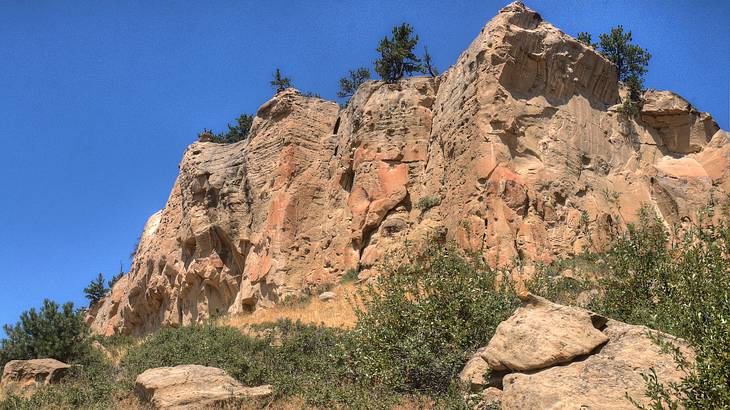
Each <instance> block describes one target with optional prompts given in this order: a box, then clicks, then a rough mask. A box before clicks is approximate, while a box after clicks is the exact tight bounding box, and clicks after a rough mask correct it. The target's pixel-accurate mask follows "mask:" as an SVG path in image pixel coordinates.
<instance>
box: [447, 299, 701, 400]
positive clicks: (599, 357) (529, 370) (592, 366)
mask: <svg viewBox="0 0 730 410" xmlns="http://www.w3.org/2000/svg"><path fill="white" fill-rule="evenodd" d="M538 323H539V324H540V325H538V326H536V324H538ZM649 332H652V333H654V335H656V336H658V337H659V338H664V339H665V340H666V341H668V342H669V343H671V344H673V345H674V346H676V347H678V348H679V349H680V350H681V351H682V353H683V354H684V356H685V357H686V358H687V359H688V360H690V361H692V360H694V359H693V358H694V354H693V352H692V351H691V350H690V348H689V346H688V345H687V343H686V342H684V341H683V340H681V339H677V338H674V337H671V336H669V335H665V334H662V333H660V332H657V331H653V330H650V329H648V328H646V327H644V326H635V325H628V324H625V323H621V322H617V321H614V320H607V319H605V318H602V317H601V316H598V315H595V314H593V313H591V312H589V311H586V310H583V309H578V308H573V307H567V306H561V305H557V304H554V303H550V302H548V301H546V300H545V299H542V298H539V297H536V296H532V295H530V296H529V298H528V300H527V302H526V303H525V305H524V306H523V307H522V308H520V309H518V310H517V311H516V312H515V313H514V315H513V316H512V317H510V318H509V319H508V320H506V321H504V322H502V323H501V324H500V325H499V327H498V328H497V331H496V332H495V335H494V337H493V338H492V340H490V342H489V344H488V345H487V346H486V347H485V348H483V349H480V350H479V351H478V352H477V353H476V354H475V355H474V356H473V357H472V359H471V360H470V361H469V363H468V364H467V366H466V367H465V368H464V370H463V371H462V372H461V374H460V375H459V376H460V379H461V381H462V382H464V384H465V385H466V387H468V388H469V389H470V390H471V391H472V392H474V391H477V392H478V391H479V390H481V389H485V391H488V392H487V393H488V394H486V395H484V396H485V400H492V401H495V400H499V401H501V408H502V409H505V410H509V409H521V410H522V409H528V410H529V409H536V410H537V409H627V410H628V409H634V408H636V407H635V406H634V405H633V404H631V402H630V401H629V400H628V399H627V398H626V395H627V394H628V395H629V396H630V397H631V398H632V399H634V400H636V401H638V402H639V403H643V404H644V405H648V403H647V398H646V397H645V396H644V393H645V390H646V383H645V381H644V379H643V378H642V373H644V374H648V373H649V372H650V370H651V369H654V370H655V371H656V374H657V377H658V378H659V380H660V381H661V382H662V383H665V384H668V383H678V382H680V381H681V380H682V377H683V376H685V375H684V373H682V372H681V371H680V370H677V364H676V363H675V361H674V359H673V358H672V356H671V355H669V354H667V353H663V352H662V350H661V348H660V347H659V346H658V345H657V344H656V343H655V342H654V341H653V340H652V339H651V338H650V337H649ZM518 335H519V336H520V337H521V339H510V340H511V341H512V343H511V344H505V343H502V341H503V340H507V339H508V338H513V337H516V336H518ZM506 367H509V368H508V369H507V370H506V372H499V370H504V369H505V368H506ZM485 374H491V375H492V377H491V379H489V380H487V378H486V377H485ZM497 388H500V389H501V394H500V393H498V392H496V391H495V389H497Z"/></svg>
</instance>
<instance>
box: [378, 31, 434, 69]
mask: <svg viewBox="0 0 730 410" xmlns="http://www.w3.org/2000/svg"><path fill="white" fill-rule="evenodd" d="M392 34H393V37H391V38H388V37H387V36H386V37H384V38H383V39H382V40H380V43H379V44H378V48H377V49H376V50H377V51H378V53H380V58H379V59H378V60H375V72H376V73H378V75H380V78H382V79H383V80H384V81H385V82H388V83H394V82H396V81H398V80H400V79H401V78H403V76H405V75H408V74H412V73H415V72H421V71H422V70H423V66H422V65H421V60H420V59H419V58H418V57H417V56H416V55H415V54H414V53H413V49H414V48H415V47H416V44H418V36H417V35H414V34H413V27H411V26H410V25H409V24H407V23H403V24H401V25H400V26H396V27H393V30H392Z"/></svg>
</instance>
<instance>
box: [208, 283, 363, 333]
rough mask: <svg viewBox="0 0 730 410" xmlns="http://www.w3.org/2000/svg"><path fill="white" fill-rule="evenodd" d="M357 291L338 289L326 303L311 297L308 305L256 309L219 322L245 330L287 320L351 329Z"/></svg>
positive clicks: (349, 286) (347, 286)
mask: <svg viewBox="0 0 730 410" xmlns="http://www.w3.org/2000/svg"><path fill="white" fill-rule="evenodd" d="M356 288H357V286H356V285H355V284H352V283H348V284H343V285H339V286H337V287H335V288H333V289H332V290H331V291H332V292H334V293H335V294H336V295H337V297H336V298H335V299H332V300H330V301H327V302H323V301H321V300H319V299H317V297H315V296H313V297H312V298H311V300H310V301H308V302H307V303H301V304H300V303H297V304H294V305H288V306H287V305H277V306H275V307H273V308H271V309H257V310H255V311H254V312H252V313H246V314H240V315H231V316H225V317H223V318H221V319H220V324H222V325H227V326H232V327H235V328H238V329H246V328H247V327H248V326H249V325H253V324H261V323H271V322H276V321H277V320H279V319H289V320H291V321H293V322H296V321H301V322H302V323H310V324H317V325H323V326H327V327H337V328H342V329H350V328H352V327H353V326H354V325H355V322H356V321H357V317H356V316H355V312H354V310H353V308H352V301H351V299H352V298H351V296H352V295H353V293H354V292H355V290H356Z"/></svg>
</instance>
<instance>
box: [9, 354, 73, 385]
mask: <svg viewBox="0 0 730 410" xmlns="http://www.w3.org/2000/svg"><path fill="white" fill-rule="evenodd" d="M70 368H71V366H70V365H68V364H66V363H63V362H61V361H58V360H56V359H31V360H11V361H9V362H7V363H6V364H5V368H4V369H3V376H2V383H0V384H1V385H2V387H3V388H5V389H7V390H10V391H16V392H22V391H23V390H28V389H32V388H35V387H37V386H39V385H44V384H51V383H56V382H58V381H59V380H61V378H62V377H63V376H64V375H65V374H66V373H67V372H68V369H70Z"/></svg>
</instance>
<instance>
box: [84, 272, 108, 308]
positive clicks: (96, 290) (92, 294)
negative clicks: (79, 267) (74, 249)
mask: <svg viewBox="0 0 730 410" xmlns="http://www.w3.org/2000/svg"><path fill="white" fill-rule="evenodd" d="M104 282H105V281H104V275H103V274H101V273H99V275H98V276H97V277H96V279H94V280H92V281H91V283H89V286H87V287H85V288H84V296H85V297H86V299H89V306H91V305H93V304H94V303H96V302H98V301H100V300H102V299H103V298H104V296H106V294H107V293H108V292H109V289H108V288H107V287H106V286H104Z"/></svg>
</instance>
